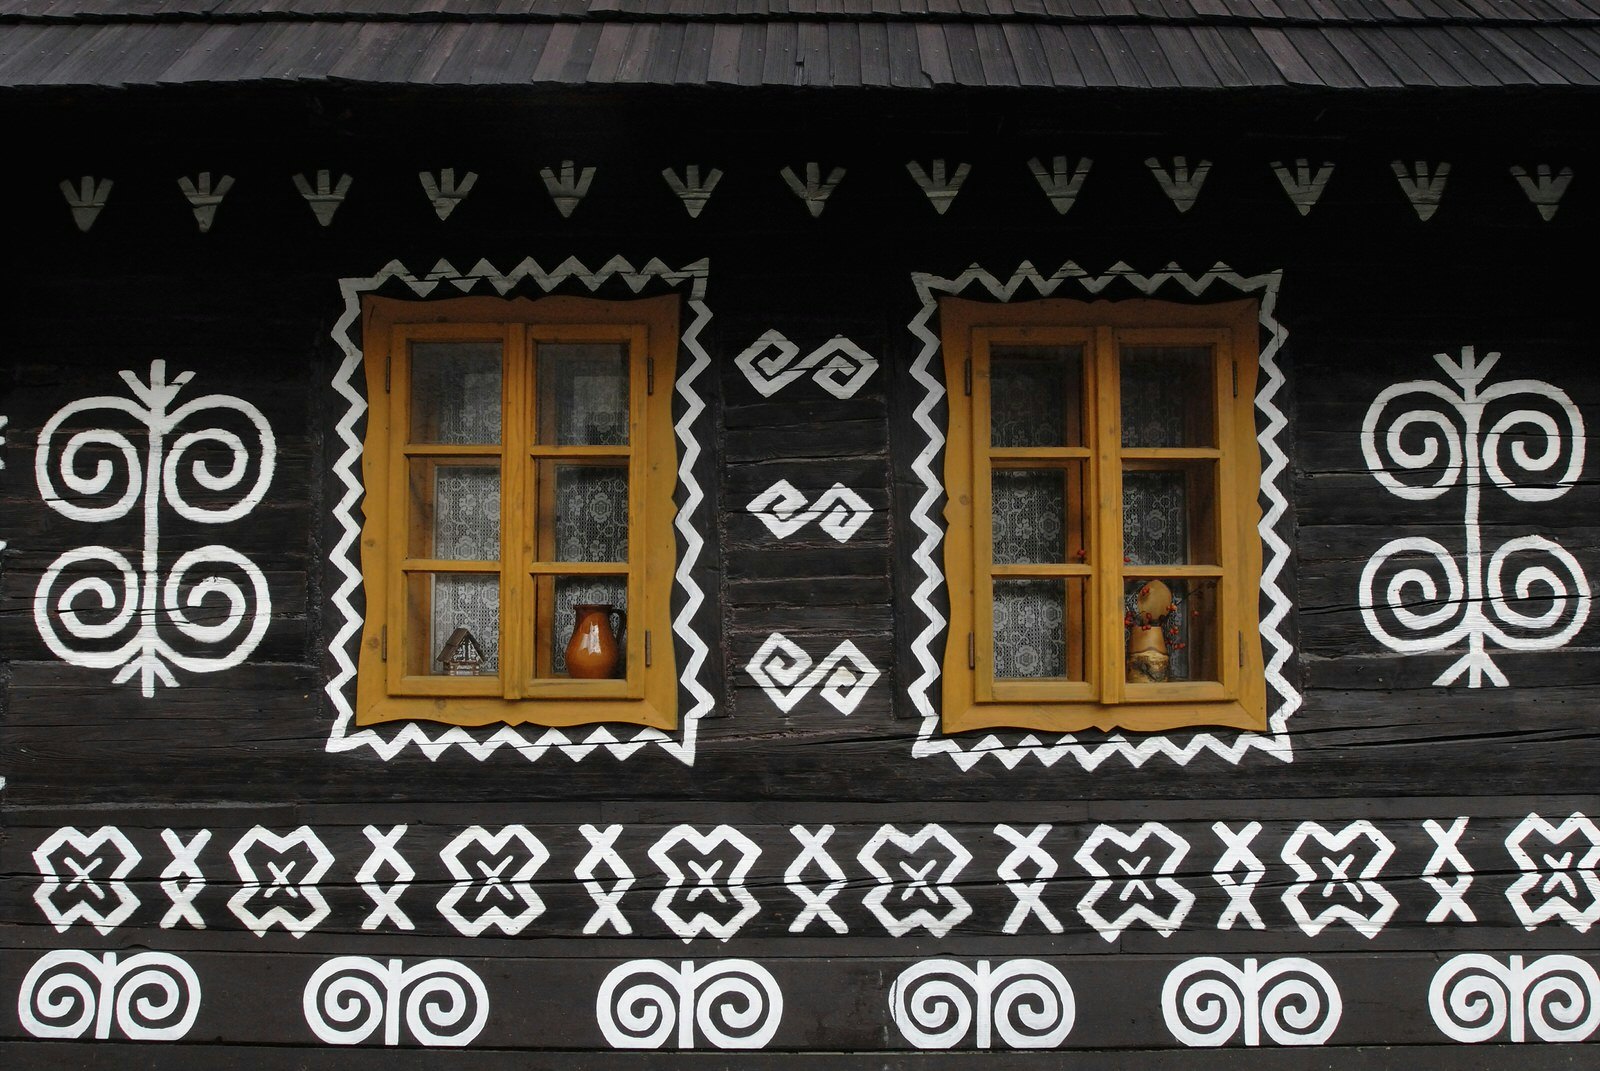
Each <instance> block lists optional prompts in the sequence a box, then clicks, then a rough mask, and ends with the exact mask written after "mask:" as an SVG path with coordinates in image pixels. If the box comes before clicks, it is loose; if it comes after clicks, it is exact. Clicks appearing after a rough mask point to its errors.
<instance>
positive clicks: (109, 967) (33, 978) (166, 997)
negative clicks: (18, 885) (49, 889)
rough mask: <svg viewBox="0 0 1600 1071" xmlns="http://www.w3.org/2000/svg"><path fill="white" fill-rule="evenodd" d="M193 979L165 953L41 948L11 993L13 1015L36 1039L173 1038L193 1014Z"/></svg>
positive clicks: (196, 997)
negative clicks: (15, 991) (14, 996)
mask: <svg viewBox="0 0 1600 1071" xmlns="http://www.w3.org/2000/svg"><path fill="white" fill-rule="evenodd" d="M200 999H201V991H200V979H199V978H198V977H197V976H196V975H195V972H194V968H192V967H190V966H189V964H188V963H186V962H184V961H183V960H182V959H179V958H178V957H177V956H174V955H172V954H171V953H170V952H138V953H135V954H133V955H131V956H123V955H121V954H120V953H117V952H103V953H96V952H84V951H79V950H76V949H56V950H55V951H52V952H46V953H45V954H44V955H43V956H41V957H39V959H38V961H37V962H35V963H34V965H33V966H32V967H30V968H29V969H28V973H27V975H26V977H24V978H23V980H22V989H21V991H20V992H19V993H18V994H17V1018H18V1019H19V1020H20V1021H21V1023H22V1028H23V1029H24V1030H26V1031H27V1032H28V1033H29V1034H31V1035H32V1036H33V1037H36V1038H49V1039H58V1040H71V1039H75V1038H81V1037H85V1036H88V1037H93V1038H94V1039H95V1040H97V1041H104V1040H106V1039H108V1038H110V1037H111V1036H112V1034H113V1031H115V1032H116V1033H119V1034H121V1036H123V1037H125V1038H127V1039H128V1040H129V1041H177V1040H179V1039H181V1038H182V1037H183V1036H184V1035H185V1034H187V1033H188V1032H189V1029H190V1028H191V1027H193V1026H194V1021H195V1017H196V1016H197V1015H199V1014H200Z"/></svg>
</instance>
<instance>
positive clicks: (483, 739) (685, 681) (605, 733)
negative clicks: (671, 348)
mask: <svg viewBox="0 0 1600 1071" xmlns="http://www.w3.org/2000/svg"><path fill="white" fill-rule="evenodd" d="M709 273H710V264H709V261H706V260H704V259H702V260H697V261H694V262H693V263H690V264H687V265H685V266H684V267H682V268H669V267H668V266H667V265H666V264H664V263H662V262H661V261H660V260H657V259H653V258H652V259H651V260H650V261H649V262H648V263H646V264H645V265H644V267H642V268H635V267H634V266H633V265H632V264H631V263H629V262H628V261H627V260H625V259H624V258H622V257H612V258H611V259H610V260H608V261H606V262H605V263H604V264H602V265H601V266H600V267H599V268H597V269H595V270H592V271H591V270H590V269H589V268H587V267H585V266H584V264H583V263H582V262H581V261H579V260H578V259H577V258H576V257H568V258H567V259H566V260H563V261H562V262H561V263H560V264H558V265H556V266H555V267H554V268H552V269H550V270H548V271H547V270H545V269H544V268H542V267H540V266H539V264H538V263H537V262H536V261H534V260H533V258H531V257H530V258H527V259H525V260H523V261H522V262H521V263H520V264H518V265H517V266H516V267H515V268H513V269H511V270H510V271H509V272H501V271H499V270H498V269H497V268H495V267H494V266H493V265H492V264H490V263H489V262H488V261H487V260H480V261H478V262H477V263H476V264H474V265H473V266H472V268H471V270H469V271H465V272H463V271H459V270H457V269H456V267H455V266H454V265H452V264H451V263H450V262H449V261H445V260H441V261H439V262H438V263H437V264H435V265H434V267H433V269H432V270H431V271H429V272H428V273H427V274H426V275H424V276H421V277H420V278H419V277H418V276H415V275H413V274H412V273H411V272H410V271H408V270H407V269H406V267H405V265H404V264H402V263H400V262H399V261H398V260H391V261H390V262H389V263H388V264H385V265H384V266H383V268H382V269H380V270H379V271H378V273H377V274H376V275H371V276H366V277H356V278H347V279H340V280H339V290H340V292H341V293H342V294H343V295H344V315H342V316H341V317H340V318H339V320H338V322H337V323H335V324H334V326H333V332H332V333H333V339H334V341H335V342H337V343H338V344H339V348H340V349H341V350H342V351H343V353H344V361H343V362H342V363H341V364H340V365H339V368H338V370H337V371H336V372H335V373H334V376H333V389H334V390H336V391H338V392H339V394H340V395H341V396H343V397H344V398H345V400H346V401H348V402H349V408H348V409H347V410H346V411H345V414H344V416H343V417H341V418H340V420H339V422H338V425H337V431H338V434H339V438H340V439H342V440H343V441H344V445H345V449H344V453H343V454H341V455H340V456H339V460H338V461H337V462H336V463H335V465H334V471H335V472H336V473H337V474H338V477H339V479H340V480H341V481H342V482H343V484H344V488H345V490H344V494H343V495H342V496H340V498H339V501H338V503H337V504H335V506H334V508H333V516H334V519H335V520H336V521H338V523H339V526H340V528H341V529H342V533H341V535H340V537H339V541H338V543H337V544H336V545H335V546H334V548H333V551H332V553H331V554H330V560H331V561H332V563H333V564H334V566H335V567H336V568H337V569H338V570H339V572H340V573H342V574H343V576H344V579H343V580H342V581H341V582H340V584H339V587H338V590H336V591H335V592H334V593H333V605H334V607H335V608H336V609H337V610H338V611H340V612H341V613H342V614H343V615H344V623H343V624H342V625H341V626H340V627H339V630H338V632H337V633H336V634H335V635H334V637H333V639H332V640H331V641H330V642H329V644H328V653H329V654H331V655H332V656H333V660H334V663H335V664H336V665H337V666H338V667H339V668H338V672H337V673H335V674H334V676H333V678H332V679H331V680H329V681H328V685H327V689H326V691H327V693H328V698H329V699H330V700H331V701H332V702H333V707H334V710H335V711H336V715H337V716H336V717H335V718H334V722H333V728H332V730H331V732H330V733H329V735H328V742H327V750H328V751H329V752H335V753H337V752H346V751H354V750H357V749H359V748H363V747H370V748H371V749H372V750H373V751H374V752H376V753H377V755H378V757H379V758H380V759H382V760H383V761H384V762H388V761H389V760H390V759H393V758H394V757H395V756H396V755H399V754H400V753H401V752H402V751H404V750H405V749H406V748H407V747H410V746H413V745H415V746H416V747H417V748H418V749H419V750H420V751H421V752H422V753H423V754H424V755H426V756H427V757H428V758H429V759H430V760H437V759H438V758H439V756H440V755H442V754H444V753H445V752H446V751H448V750H449V749H450V748H451V747H460V748H461V749H462V750H463V751H465V752H467V753H468V754H469V755H471V756H472V757H473V758H475V759H478V760H480V761H482V760H484V759H487V758H488V757H489V756H490V755H492V754H494V753H495V751H497V750H499V749H500V748H502V747H506V748H511V749H512V750H514V751H516V752H518V753H519V754H521V755H522V757H523V758H525V759H527V760H528V761H530V762H532V761H535V760H537V759H538V758H540V756H542V755H544V753H545V752H546V751H549V750H551V749H556V750H559V751H560V752H561V753H562V754H564V755H566V756H567V758H569V759H571V760H572V761H573V762H579V761H581V760H583V759H585V758H587V757H588V756H589V755H590V754H591V753H592V752H594V751H595V750H596V749H598V748H604V749H605V750H606V751H608V752H610V753H611V755H612V756H614V757H615V758H617V759H626V758H628V757H629V756H631V755H633V754H634V753H635V752H637V751H638V750H639V749H640V748H642V747H644V746H645V745H647V744H650V743H655V744H659V745H660V746H661V749H662V750H663V751H665V752H666V753H667V754H669V755H671V756H672V757H673V758H675V759H677V760H678V761H680V762H682V763H684V764H685V765H688V766H692V765H694V757H695V741H696V738H697V736H698V730H699V723H700V719H701V718H702V717H704V716H705V714H706V713H707V712H709V711H710V710H711V708H712V706H713V705H714V703H715V700H714V699H713V697H712V695H711V693H710V692H709V691H707V690H706V689H705V687H704V686H703V685H702V684H701V683H700V669H701V667H702V666H703V665H704V664H705V660H706V656H707V654H708V653H709V652H708V648H707V647H706V644H705V642H704V641H703V640H702V639H701V638H700V637H699V636H698V635H697V634H696V633H695V631H694V615H695V614H696V613H697V612H698V611H699V609H700V606H701V605H702V603H704V601H705V595H704V593H703V592H702V591H701V590H700V586H699V584H697V583H696V582H695V579H694V577H693V576H692V575H691V572H690V571H691V570H692V569H693V568H694V565H695V563H696V562H697V561H699V558H700V551H701V549H702V548H703V547H704V546H705V540H704V539H703V538H702V537H701V535H700V533H699V532H697V531H696V530H695V527H694V512H695V510H696V509H698V508H699V506H700V503H701V502H702V501H703V500H704V498H705V494H704V492H703V491H702V490H701V488H700V483H699V481H698V480H696V479H695V475H694V466H695V463H696V462H697V461H698V460H699V458H700V441H699V439H697V438H696V437H695V423H696V421H697V420H699V418H700V415H701V414H702V413H704V412H705V408H706V406H705V402H704V400H703V399H701V397H700V395H699V394H698V393H697V392H696V390H695V381H696V380H697V379H698V378H699V377H700V374H701V373H702V372H704V371H705V369H706V368H707V367H709V366H710V364H711V357H710V355H709V354H707V353H706V351H705V349H704V347H702V346H701V345H700V333H701V332H702V331H703V330H704V329H705V326H706V324H707V323H709V322H710V320H711V311H710V310H709V309H708V308H706V305H705V290H706V279H707V276H708V275H709ZM613 278H616V279H621V280H622V281H623V282H625V283H626V284H627V285H628V286H629V287H630V288H631V289H632V290H633V291H634V292H635V293H638V292H639V291H640V290H642V289H643V288H644V286H645V284H646V283H648V282H650V281H651V280H658V281H660V282H663V283H666V284H667V285H668V286H684V287H686V288H687V291H688V307H689V311H690V312H691V314H692V318H691V320H690V322H689V323H688V325H687V326H685V328H684V331H683V338H682V343H683V349H684V351H685V352H686V353H688V354H689V356H690V358H691V360H690V362H689V365H688V367H687V368H684V369H682V370H681V371H680V372H679V374H678V382H677V391H678V394H679V395H680V396H681V397H682V398H683V400H684V402H685V403H686V407H685V410H684V414H683V416H682V417H681V418H680V419H679V420H678V422H677V423H676V424H675V425H674V429H675V430H676V432H677V435H678V442H679V444H680V446H681V450H680V455H679V459H678V482H679V484H680V485H681V486H682V487H683V489H684V500H683V506H682V508H680V509H679V510H678V515H677V519H676V520H675V521H674V525H675V527H676V528H677V530H678V534H679V535H680V536H681V537H682V538H683V556H682V557H681V558H680V559H679V561H678V569H677V574H676V575H677V580H678V585H679V587H680V588H681V589H682V590H683V593H684V596H685V598H684V604H683V608H682V609H681V610H680V611H679V613H678V616H677V617H676V618H674V619H673V622H672V631H673V632H674V633H675V634H676V635H677V636H678V638H679V639H681V640H682V641H683V642H684V644H685V645H687V647H688V649H689V657H688V659H687V660H686V661H685V662H684V664H683V667H682V669H681V670H680V671H679V683H680V684H681V685H682V686H683V687H684V689H686V690H687V691H688V692H689V694H690V696H691V697H692V698H693V703H692V704H691V705H690V707H689V709H688V710H686V711H683V712H681V722H680V726H681V727H680V730H679V732H678V734H677V735H676V736H674V735H670V734H668V733H664V732H662V731H661V730H659V729H651V728H643V729H639V730H638V731H637V732H633V733H632V735H630V736H628V737H627V738H626V739H622V738H619V737H618V736H617V735H616V733H615V732H613V730H612V729H611V728H608V727H607V726H605V725H598V726H595V727H593V728H592V729H589V730H588V731H587V732H584V731H582V730H577V731H574V730H561V729H553V728H552V729H545V730H543V731H542V732H539V733H538V735H537V737H532V738H530V736H528V735H524V733H523V731H522V729H521V728H520V727H518V726H511V725H505V726H501V727H500V728H498V729H495V730H494V731H493V732H491V733H489V735H487V736H480V735H474V733H473V732H472V731H471V730H468V729H466V728H463V727H462V726H451V727H450V728H447V729H445V730H444V731H443V732H441V733H440V734H439V735H438V736H429V735H428V730H427V729H426V728H425V727H424V725H423V724H422V723H420V722H406V723H404V724H403V725H401V726H400V728H399V730H398V731H397V732H395V733H394V735H392V736H384V735H382V734H380V733H379V732H378V731H377V730H376V729H373V728H367V729H356V728H355V725H354V722H355V711H354V708H353V707H352V706H351V703H350V697H349V696H348V695H346V694H345V689H346V687H347V686H348V685H349V684H350V682H352V681H353V680H354V679H355V675H356V667H355V663H354V662H353V661H352V660H351V657H350V644H351V641H352V640H353V639H354V638H355V637H356V636H357V635H358V634H359V633H360V631H361V625H362V621H361V616H360V615H359V614H358V613H356V609H355V607H354V606H353V605H352V604H351V602H350V596H351V594H352V593H354V592H356V591H358V590H360V588H361V568H360V564H359V563H358V562H357V561H356V556H355V548H356V546H357V544H358V542H359V540H360V538H361V522H360V521H359V520H358V519H357V517H356V507H357V505H358V504H359V503H360V501H361V496H362V486H361V478H360V476H359V475H358V474H357V468H358V466H359V465H360V462H361V442H360V440H358V439H357V438H356V435H355V427H356V421H357V420H359V419H360V417H361V414H362V413H364V412H365V411H366V408H367V402H366V399H365V398H363V397H362V396H361V392H360V391H358V390H357V389H356V386H355V383H354V377H355V374H356V372H357V371H358V370H359V369H360V368H361V364H362V354H361V347H360V346H358V345H357V344H356V343H355V340H354V339H352V338H351V337H350V328H351V326H352V325H353V324H355V323H357V322H358V321H359V319H360V316H361V295H362V294H365V293H369V292H371V291H374V290H377V289H378V288H379V287H381V286H383V285H384V284H385V283H387V282H389V281H391V280H398V281H399V282H402V283H404V284H405V285H406V286H408V287H410V288H411V291H412V293H414V294H416V295H417V296H418V297H426V296H427V295H428V294H430V293H432V292H433V291H434V290H435V289H437V288H438V286H439V284H440V283H449V284H450V285H451V286H453V287H454V288H455V289H457V290H459V291H461V292H462V293H463V294H465V293H468V292H469V291H471V290H472V289H474V288H475V287H476V286H477V285H478V284H479V282H482V281H487V282H488V283H489V285H491V286H492V287H493V288H494V289H495V290H496V291H498V292H499V293H500V294H501V295H502V296H503V295H505V294H508V293H510V292H511V291H512V290H513V289H515V288H516V287H517V286H518V285H520V284H522V283H523V282H524V281H527V282H531V283H533V284H534V285H536V286H538V287H539V289H541V290H543V291H545V292H547V293H548V292H549V291H551V290H554V289H555V288H556V287H557V286H559V285H560V284H562V283H564V282H568V281H576V282H578V283H581V284H582V285H584V286H586V287H587V288H588V289H589V290H591V291H593V290H597V289H599V287H600V285H601V284H602V283H604V282H606V281H608V280H610V279H613ZM632 728H633V727H631V726H630V727H628V729H629V730H631V729H632Z"/></svg>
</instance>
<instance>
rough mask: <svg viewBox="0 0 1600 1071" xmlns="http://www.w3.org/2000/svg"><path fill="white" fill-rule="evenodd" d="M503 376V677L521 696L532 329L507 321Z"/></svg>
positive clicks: (506, 689) (507, 693) (509, 691)
mask: <svg viewBox="0 0 1600 1071" xmlns="http://www.w3.org/2000/svg"><path fill="white" fill-rule="evenodd" d="M504 347H505V348H504V353H505V357H504V362H503V365H502V368H503V372H502V375H501V380H502V382H503V383H504V390H503V396H502V400H501V403H500V404H501V407H502V409H503V411H504V414H505V416H504V418H503V419H502V421H501V431H500V458H501V460H500V463H501V465H502V466H503V471H502V475H501V479H500V488H501V491H500V496H501V497H500V605H501V607H502V610H501V613H500V681H501V694H502V695H503V696H504V697H505V698H506V699H521V698H523V697H524V696H525V695H526V694H527V692H526V681H527V679H528V675H529V674H528V661H527V659H528V651H529V650H530V649H531V644H530V643H529V641H528V587H529V584H528V575H527V574H528V571H527V568H526V565H525V563H526V562H527V560H528V536H527V495H528V457H527V455H528V451H527V436H528V429H529V427H530V423H529V412H528V400H529V397H530V384H529V382H528V380H529V376H530V371H529V366H530V361H529V355H528V337H527V329H526V328H525V327H523V326H522V325H520V324H507V325H506V334H505V342H504Z"/></svg>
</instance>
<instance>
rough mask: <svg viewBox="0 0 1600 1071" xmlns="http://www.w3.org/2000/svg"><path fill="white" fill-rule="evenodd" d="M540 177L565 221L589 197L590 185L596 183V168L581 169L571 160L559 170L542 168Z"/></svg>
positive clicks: (566, 161)
mask: <svg viewBox="0 0 1600 1071" xmlns="http://www.w3.org/2000/svg"><path fill="white" fill-rule="evenodd" d="M539 177H540V178H541V179H543V180H544V188H545V189H546V190H548V191H549V192H550V199H551V200H552V201H554V202H555V203H556V211H557V212H560V213H561V218H563V219H565V218H567V217H568V216H570V215H572V212H573V210H574V209H576V208H577V207H578V204H579V203H580V202H581V201H582V200H583V199H584V198H585V197H586V196H588V194H589V184H590V183H592V182H593V181H594V168H592V167H585V168H579V167H578V166H577V165H576V164H574V163H573V162H572V161H571V160H563V161H561V165H560V167H558V168H549V167H543V168H540V169H539Z"/></svg>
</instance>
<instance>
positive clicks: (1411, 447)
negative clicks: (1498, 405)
mask: <svg viewBox="0 0 1600 1071" xmlns="http://www.w3.org/2000/svg"><path fill="white" fill-rule="evenodd" d="M1408 395H1410V396H1413V397H1411V398H1410V399H1408V400H1410V401H1411V402H1412V404H1415V405H1420V406H1422V408H1416V409H1410V410H1407V411H1406V412H1404V413H1402V414H1400V415H1399V416H1398V417H1396V418H1395V419H1394V421H1393V423H1391V424H1389V425H1388V427H1387V430H1385V431H1384V432H1383V433H1381V434H1380V433H1379V430H1378V429H1379V427H1380V426H1381V425H1382V424H1383V420H1384V417H1385V415H1386V410H1387V409H1388V407H1389V405H1390V404H1391V403H1393V402H1395V401H1396V400H1398V399H1407V396H1408ZM1416 395H1421V396H1422V397H1420V398H1417V397H1414V396H1416ZM1436 402H1443V403H1444V407H1443V408H1439V407H1436V406H1435V403H1436ZM1462 404H1463V403H1462V399H1461V396H1460V395H1459V394H1457V393H1456V392H1455V391H1452V390H1450V389H1449V388H1447V387H1444V386H1441V385H1440V384H1437V383H1429V382H1426V381H1418V382H1415V383H1397V384H1395V385H1394V386H1392V387H1388V388H1386V389H1385V390H1384V391H1383V392H1382V393H1380V394H1379V395H1378V397H1377V398H1375V399H1374V400H1373V402H1372V405H1371V406H1370V407H1369V408H1368V409H1367V416H1366V420H1365V421H1363V423H1362V425H1361V450H1362V453H1363V454H1365V455H1366V460H1367V468H1368V469H1370V470H1371V472H1372V474H1373V476H1375V477H1377V479H1378V482H1379V483H1381V484H1383V485H1384V486H1385V487H1387V488H1388V489H1389V490H1390V491H1392V492H1393V493H1394V494H1396V495H1398V496H1400V497H1401V498H1406V499H1411V500H1413V501H1417V500H1426V499H1430V498H1438V497H1439V496H1440V495H1442V494H1444V493H1445V492H1446V491H1448V490H1450V488H1451V487H1453V486H1454V485H1455V484H1456V482H1457V481H1458V480H1460V479H1461V469H1462V463H1463V454H1464V448H1463V446H1462V434H1463V431H1464V427H1463V426H1462V420H1461V415H1460V414H1461V407H1462ZM1396 472H1399V473H1420V474H1422V475H1423V476H1424V477H1428V476H1431V477H1432V479H1431V482H1430V481H1428V480H1427V479H1424V481H1423V482H1421V483H1415V484H1413V483H1407V482H1405V481H1404V480H1402V479H1401V478H1400V477H1399V476H1397V475H1395V473H1396Z"/></svg>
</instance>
